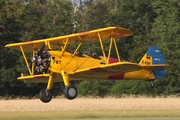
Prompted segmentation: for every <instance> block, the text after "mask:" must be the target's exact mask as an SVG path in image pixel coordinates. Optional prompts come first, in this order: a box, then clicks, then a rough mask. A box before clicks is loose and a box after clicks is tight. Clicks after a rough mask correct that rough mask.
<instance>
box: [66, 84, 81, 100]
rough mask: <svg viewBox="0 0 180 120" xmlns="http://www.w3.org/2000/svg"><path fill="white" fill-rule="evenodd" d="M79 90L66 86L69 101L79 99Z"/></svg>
mask: <svg viewBox="0 0 180 120" xmlns="http://www.w3.org/2000/svg"><path fill="white" fill-rule="evenodd" d="M77 94H78V93H77V89H76V87H74V86H71V85H70V86H66V87H65V89H64V95H65V97H66V98H67V99H69V100H72V99H74V98H76V97H77Z"/></svg>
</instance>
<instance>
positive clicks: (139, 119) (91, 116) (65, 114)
mask: <svg viewBox="0 0 180 120" xmlns="http://www.w3.org/2000/svg"><path fill="white" fill-rule="evenodd" d="M109 118H111V119H112V120H154V119H157V120H180V110H112V111H111V110H106V111H103V110H102V111H100V110H98V111H96V110H94V111H44V112H43V111H42V112H40V111H37V112H17V111H16V112H0V120H49V119H51V120H59V119H63V120H82V119H83V120H109Z"/></svg>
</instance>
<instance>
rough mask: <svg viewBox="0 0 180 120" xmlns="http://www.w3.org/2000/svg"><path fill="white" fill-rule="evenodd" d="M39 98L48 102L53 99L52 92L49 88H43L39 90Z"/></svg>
mask: <svg viewBox="0 0 180 120" xmlns="http://www.w3.org/2000/svg"><path fill="white" fill-rule="evenodd" d="M39 98H40V100H41V101H42V102H44V103H48V102H50V101H51V99H52V94H51V93H50V91H49V90H46V89H42V90H41V91H40V92H39Z"/></svg>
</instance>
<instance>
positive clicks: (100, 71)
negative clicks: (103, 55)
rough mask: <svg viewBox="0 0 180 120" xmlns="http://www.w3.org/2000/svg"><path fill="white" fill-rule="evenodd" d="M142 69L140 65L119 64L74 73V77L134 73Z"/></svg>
mask: <svg viewBox="0 0 180 120" xmlns="http://www.w3.org/2000/svg"><path fill="white" fill-rule="evenodd" d="M140 69H142V68H141V66H139V64H136V63H130V62H118V63H112V64H108V65H102V66H96V67H92V68H85V69H80V70H77V71H74V72H73V73H72V75H76V76H93V77H99V76H103V75H114V74H118V73H126V72H132V71H137V70H140Z"/></svg>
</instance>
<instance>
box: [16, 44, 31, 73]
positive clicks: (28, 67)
mask: <svg viewBox="0 0 180 120" xmlns="http://www.w3.org/2000/svg"><path fill="white" fill-rule="evenodd" d="M19 47H20V49H21V52H22V55H23V57H24V60H25V63H26V66H27V69H28V71H29V73H30V75H32V71H31V69H30V66H29V64H28V61H27V58H26V55H25V53H24V50H23V48H22V46H19Z"/></svg>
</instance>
